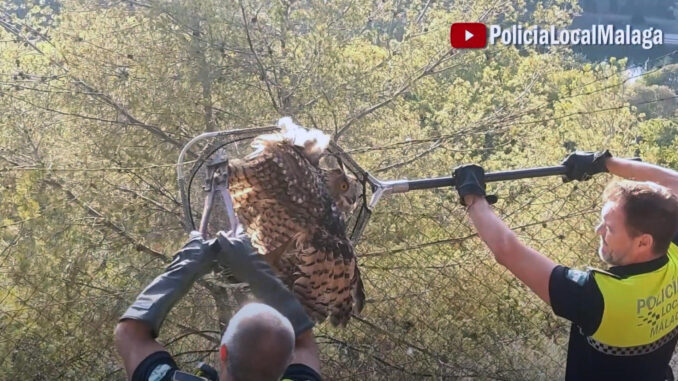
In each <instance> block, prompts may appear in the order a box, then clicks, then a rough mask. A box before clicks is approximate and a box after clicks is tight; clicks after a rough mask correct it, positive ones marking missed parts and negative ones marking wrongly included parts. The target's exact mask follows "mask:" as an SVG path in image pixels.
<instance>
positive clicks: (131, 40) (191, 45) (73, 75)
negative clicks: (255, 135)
mask: <svg viewBox="0 0 678 381" xmlns="http://www.w3.org/2000/svg"><path fill="white" fill-rule="evenodd" d="M580 10H581V8H580V7H579V5H578V3H577V1H576V0H548V1H536V0H535V1H532V0H530V1H517V2H516V1H503V0H498V1H497V0H492V1H489V0H479V1H475V0H460V1H447V0H445V1H431V0H427V1H412V0H374V1H372V0H337V1H320V0H297V1H292V0H280V1H270V2H269V1H257V0H239V1H233V2H230V1H227V2H225V1H215V0H191V1H188V0H177V1H172V2H164V1H156V0H140V1H112V0H96V1H94V0H64V1H45V0H28V1H8V0H2V1H0V27H1V28H0V332H2V334H1V335H0V379H6V380H16V379H30V380H58V379H67V380H79V379H87V380H97V379H98V380H105V379H113V380H122V379H124V371H123V370H122V369H121V364H120V361H119V359H118V358H117V356H116V355H115V350H114V348H113V343H112V331H113V327H114V325H115V324H116V322H117V318H118V317H119V316H120V314H121V313H122V312H123V311H124V309H125V308H126V306H127V305H128V304H129V303H130V302H131V301H132V300H133V298H134V297H135V296H136V294H137V293H138V292H139V291H140V290H141V288H142V287H143V286H144V285H145V284H146V283H147V282H148V281H150V280H151V279H152V278H153V277H155V276H156V275H157V274H159V273H160V272H161V271H162V269H163V268H164V266H166V265H167V263H168V262H169V260H170V259H171V256H172V253H173V252H174V251H175V250H176V249H178V248H179V247H180V246H181V243H182V242H183V241H184V239H185V237H186V234H185V232H184V226H182V218H181V205H180V201H179V199H178V194H177V190H176V174H175V168H174V163H175V162H176V159H177V156H178V154H179V151H180V149H181V147H182V146H183V145H184V144H185V143H186V142H187V141H188V140H189V139H190V138H191V137H193V136H196V135H198V134H200V133H203V132H206V131H215V130H226V129H232V128H247V127H255V126H264V125H270V124H272V123H274V122H275V121H276V120H277V119H279V118H280V117H282V116H286V115H291V116H293V117H294V118H295V119H296V120H297V121H298V122H299V123H300V124H302V125H305V126H308V127H316V128H319V129H322V130H323V131H325V132H327V133H329V134H332V136H333V137H334V139H335V140H336V141H337V142H338V143H339V144H340V145H341V146H342V147H343V148H344V149H345V150H346V151H348V152H349V153H350V154H351V155H352V156H353V157H354V158H355V159H356V160H357V161H358V162H359V163H360V164H361V165H362V166H363V167H364V168H366V169H367V170H369V171H370V172H371V173H373V174H374V175H376V176H377V177H379V178H383V179H396V178H412V179H413V178H420V177H429V176H446V175H449V174H450V173H451V171H452V169H453V168H454V167H455V166H457V165H460V164H463V163H471V162H477V163H480V164H482V165H483V166H484V167H485V168H486V169H487V170H490V171H492V170H500V169H513V168H525V167H534V166H542V165H555V164H557V163H559V162H560V160H562V158H563V157H564V156H565V155H566V154H567V153H568V152H570V151H572V150H575V149H582V150H599V149H603V148H609V149H611V150H612V151H613V152H614V153H615V154H616V155H618V156H642V157H643V159H644V160H647V161H650V162H656V163H659V164H662V165H668V166H671V167H673V168H678V155H677V151H676V147H677V144H676V143H677V142H676V139H677V136H678V113H677V110H678V104H677V100H676V92H678V64H676V63H674V62H676V59H675V58H676V51H675V50H674V51H669V52H668V53H666V54H662V55H661V56H659V57H654V58H653V59H652V60H650V61H647V62H644V63H643V64H642V65H640V66H639V65H636V64H629V63H628V62H627V59H625V58H623V57H622V58H614V57H612V58H609V59H605V60H603V61H600V62H590V61H589V60H587V59H586V58H585V57H584V56H582V55H580V54H577V53H573V52H572V50H571V49H570V48H568V47H563V46H558V47H552V48H548V49H546V48H540V49H533V48H525V47H520V48H516V47H507V46H501V45H498V46H491V47H488V48H487V49H483V50H451V49H450V45H449V40H448V39H449V27H450V24H451V23H453V22H458V21H462V20H463V21H479V22H485V23H500V24H510V23H515V22H519V23H523V24H525V25H535V24H536V25H541V26H546V25H551V24H556V25H561V26H565V25H569V23H570V22H571V21H572V18H573V17H574V16H575V15H576V14H577V13H578V12H579V11H580ZM609 180H610V179H609V177H607V176H605V175H601V176H600V177H599V178H597V179H595V180H593V181H590V182H587V183H581V184H562V183H561V181H560V180H559V179H557V178H550V179H540V180H525V181H514V182H507V183H502V184H493V185H491V186H490V188H491V191H494V192H497V194H498V195H499V197H500V200H501V201H500V202H499V203H498V204H497V205H496V208H497V210H498V212H499V213H500V214H501V215H502V217H504V218H505V219H506V221H507V222H508V223H509V224H510V225H511V226H512V227H513V228H515V229H516V230H517V231H518V232H519V234H520V237H521V238H522V239H524V240H525V241H526V242H527V243H529V244H531V245H534V246H535V247H536V248H538V249H539V250H541V251H542V252H544V253H545V254H547V255H549V256H551V257H553V258H554V259H556V260H558V261H560V262H561V263H564V264H566V265H570V266H577V267H584V266H587V265H592V266H598V267H600V266H602V264H601V263H600V262H599V261H598V259H597V258H596V255H595V248H596V245H597V241H596V238H595V236H594V234H593V226H594V224H595V221H596V219H597V218H598V216H597V213H598V207H599V198H600V197H599V196H600V192H601V190H602V187H603V186H604V184H605V183H606V182H607V181H609ZM357 251H358V254H359V255H360V265H361V267H362V268H363V273H364V278H365V282H366V288H367V295H368V302H367V305H366V308H365V310H364V312H363V314H362V315H361V316H360V317H359V318H356V319H353V320H352V321H351V323H350V324H349V325H348V327H347V328H346V329H336V328H332V327H330V326H329V325H320V326H319V328H318V330H317V335H318V341H319V343H320V345H321V350H322V359H323V373H324V376H325V377H326V378H327V379H369V380H382V379H383V380H399V379H402V380H410V379H464V378H480V379H499V380H514V379H557V378H560V377H562V375H563V373H564V361H565V349H566V348H565V346H566V343H567V332H568V329H569V324H568V323H567V322H565V321H563V320H562V319H558V318H556V317H555V316H554V315H553V314H552V313H551V312H550V310H549V309H548V308H547V307H546V306H544V305H543V304H542V303H540V302H539V301H538V300H537V299H536V298H535V297H534V296H532V295H531V294H530V293H529V292H528V291H527V290H526V289H525V288H524V287H523V286H522V285H521V284H519V283H518V282H517V281H516V280H515V279H513V277H512V276H511V275H510V274H507V273H506V271H505V270H504V269H503V268H502V267H501V266H499V265H498V264H496V263H495V262H494V260H493V259H492V257H491V255H490V254H489V253H488V252H487V251H486V250H485V248H484V246H483V245H482V243H481V242H480V241H479V240H478V239H477V238H476V237H475V236H474V234H473V231H472V230H471V229H470V228H469V225H468V222H467V221H466V218H465V216H464V213H463V210H462V209H461V208H460V207H459V206H458V202H457V198H456V194H455V192H454V191H452V190H449V189H439V190H435V191H425V192H413V193H410V194H407V195H399V196H396V197H393V198H389V199H386V200H383V201H382V202H381V203H380V204H379V206H378V208H377V209H376V210H375V212H374V215H373V218H372V221H371V222H370V224H369V225H368V228H367V230H366V232H365V235H364V237H363V239H362V241H361V244H360V245H359V247H358V250H357ZM212 278H215V277H214V276H213V277H212ZM215 284H216V283H213V282H210V279H208V280H207V281H205V282H201V283H200V284H199V285H197V286H196V287H195V289H194V290H193V291H192V292H191V294H190V295H189V296H188V297H186V298H185V300H183V301H182V302H181V303H180V304H179V305H178V306H177V307H176V308H175V310H174V311H173V312H172V313H171V314H170V316H169V318H168V320H167V321H166V323H165V326H164V328H163V331H162V333H161V337H160V340H161V342H162V343H164V344H166V345H167V346H168V347H169V349H170V351H172V353H173V354H175V355H176V356H177V359H178V361H179V362H180V363H181V364H183V366H185V367H190V365H191V364H193V363H194V362H195V361H197V360H201V359H207V360H208V361H209V360H212V362H213V363H215V362H214V360H215V358H214V357H212V356H213V354H214V350H215V348H216V344H215V338H218V337H219V333H220V331H221V330H223V328H224V325H223V324H224V323H225V322H226V321H227V318H228V309H226V312H224V308H223V306H224V305H227V306H229V308H232V307H233V303H234V302H233V298H232V297H231V294H230V293H229V292H230V291H229V290H228V289H224V288H222V287H217V286H215Z"/></svg>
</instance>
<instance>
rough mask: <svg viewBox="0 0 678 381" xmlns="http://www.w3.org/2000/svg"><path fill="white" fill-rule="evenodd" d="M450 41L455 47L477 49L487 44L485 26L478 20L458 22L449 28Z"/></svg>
mask: <svg viewBox="0 0 678 381" xmlns="http://www.w3.org/2000/svg"><path fill="white" fill-rule="evenodd" d="M450 42H451V43H452V47H453V48H457V49H478V48H484V47H485V46H487V27H486V26H485V24H483V23H479V22H458V23H454V24H452V27H451V28H450Z"/></svg>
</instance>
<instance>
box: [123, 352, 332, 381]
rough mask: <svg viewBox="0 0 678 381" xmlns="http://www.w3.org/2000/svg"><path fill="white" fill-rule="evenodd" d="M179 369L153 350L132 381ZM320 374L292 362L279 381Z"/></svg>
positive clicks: (163, 377) (167, 379)
mask: <svg viewBox="0 0 678 381" xmlns="http://www.w3.org/2000/svg"><path fill="white" fill-rule="evenodd" d="M178 370H179V367H178V366H177V364H176V362H174V359H172V356H171V355H170V354H169V353H167V352H165V351H161V352H155V353H152V354H150V355H148V357H146V358H145V359H144V360H143V361H142V362H141V364H139V366H137V368H136V369H135V370H134V374H133V375H132V381H172V380H173V379H174V373H175V372H177V371H178ZM320 380H321V378H320V375H319V374H318V373H316V371H314V370H313V369H311V368H310V367H308V366H306V365H304V364H292V365H290V366H288V367H287V369H286V370H285V373H284V374H283V376H282V378H281V381H320Z"/></svg>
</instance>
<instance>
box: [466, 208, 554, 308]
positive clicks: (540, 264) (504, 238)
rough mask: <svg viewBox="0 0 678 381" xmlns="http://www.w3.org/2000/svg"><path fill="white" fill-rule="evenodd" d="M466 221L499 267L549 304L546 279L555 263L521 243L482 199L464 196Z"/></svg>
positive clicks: (547, 279) (547, 280)
mask: <svg viewBox="0 0 678 381" xmlns="http://www.w3.org/2000/svg"><path fill="white" fill-rule="evenodd" d="M464 200H465V201H466V205H471V206H470V207H469V208H468V214H469V218H470V219H471V222H472V223H473V225H474V226H475V228H476V231H477V232H478V235H479V236H480V238H481V239H482V240H483V241H484V242H485V244H486V245H487V247H488V248H489V249H490V251H491V252H492V254H494V258H495V259H496V260H497V262H499V264H501V265H503V266H504V267H506V268H507V269H508V270H509V271H511V272H512V273H513V274H514V275H515V276H516V277H517V278H518V279H520V280H521V281H522V282H523V283H524V284H526V285H527V286H528V287H529V288H530V289H531V290H532V291H534V293H535V294H537V296H539V297H540V298H541V299H542V300H543V301H545V302H546V303H549V304H550V303H551V300H550V296H549V279H550V276H551V272H552V271H553V269H554V268H555V267H556V264H555V263H554V262H553V261H552V260H551V259H550V258H548V257H546V256H544V255H542V254H541V253H539V252H538V251H536V250H534V249H533V248H531V247H529V246H527V245H525V244H524V243H522V242H521V241H520V240H519V239H518V237H517V236H516V234H515V233H514V232H513V231H512V230H511V229H510V228H509V227H508V226H507V225H506V224H505V223H504V221H502V220H501V219H500V218H499V216H497V215H496V214H495V213H494V211H493V210H492V207H490V205H489V204H488V203H487V201H485V198H484V197H478V196H466V197H465V198H464Z"/></svg>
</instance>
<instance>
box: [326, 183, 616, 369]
mask: <svg viewBox="0 0 678 381" xmlns="http://www.w3.org/2000/svg"><path fill="white" fill-rule="evenodd" d="M606 180H607V179H605V178H600V179H597V180H596V181H591V182H588V183H584V184H576V185H574V184H562V183H561V182H560V180H558V179H553V178H551V179H541V180H536V179H532V180H523V181H516V182H511V183H502V184H498V186H496V187H493V188H494V191H496V193H497V194H498V196H499V198H500V200H501V201H499V203H498V204H497V205H496V207H495V210H496V211H497V213H498V214H499V215H500V216H501V217H502V218H503V219H504V221H506V223H507V224H508V225H509V226H510V227H512V228H513V229H514V230H515V231H516V232H517V233H518V235H519V237H520V238H521V239H522V240H523V242H525V243H526V244H528V245H530V246H532V247H534V248H535V249H537V250H538V251H540V252H542V253H544V254H545V255H548V256H549V257H551V258H552V259H554V260H555V261H556V262H559V263H562V264H565V265H568V266H581V267H583V266H586V265H596V264H597V265H598V266H600V264H599V263H598V261H597V259H596V249H597V239H596V237H595V234H594V226H595V224H596V219H597V218H598V209H599V199H600V193H601V191H602V189H603V187H604V183H605V181H606ZM438 193H439V194H438V195H430V194H429V195H428V197H426V196H424V195H419V194H417V195H404V196H398V197H397V198H393V199H391V200H389V202H390V203H397V204H398V207H396V208H395V209H396V210H397V212H396V213H375V215H374V220H375V221H373V223H372V224H371V225H370V226H385V227H387V229H393V230H395V231H398V230H405V231H407V230H412V229H413V230H414V231H415V232H416V231H417V229H418V227H419V226H421V225H422V224H436V225H438V227H439V230H441V231H444V232H446V233H447V235H446V236H442V237H431V236H425V235H423V234H421V235H416V234H415V235H414V237H416V238H415V239H414V240H409V241H408V242H406V243H402V244H400V245H398V246H396V247H390V248H389V247H388V245H389V242H384V246H385V248H384V249H383V250H376V251H371V252H361V250H360V249H359V250H358V252H360V253H361V261H360V265H361V268H362V269H363V274H364V278H365V281H366V285H367V294H368V295H369V297H368V304H367V308H366V309H365V312H364V313H363V314H362V316H360V317H357V318H356V319H354V321H352V323H351V325H350V326H349V327H348V329H346V330H337V329H329V328H328V327H323V328H322V329H321V330H320V334H319V341H320V342H321V343H322V348H323V360H324V361H323V363H324V364H325V368H324V371H325V373H326V375H327V376H328V377H329V378H331V379H370V380H373V379H374V380H382V379H383V380H394V379H399V380H410V379H420V378H431V379H455V378H464V377H478V378H482V379H500V380H517V379H521V380H529V379H539V380H544V379H559V378H562V376H563V373H564V369H565V366H564V365H565V359H566V346H567V336H568V335H567V333H568V332H569V323H568V322H566V321H565V320H563V319H559V318H556V317H555V316H554V315H553V313H552V312H551V310H550V308H549V307H548V306H547V305H546V304H545V303H543V302H542V301H540V300H539V299H538V298H537V297H536V296H535V295H534V294H533V293H532V292H530V291H529V290H528V289H527V288H526V287H525V286H524V285H522V284H521V283H520V282H519V281H518V280H517V279H516V278H515V277H514V276H513V275H512V274H510V273H509V272H508V271H507V270H506V269H505V268H504V267H502V266H501V265H499V264H497V263H496V261H495V260H494V258H493V257H492V255H491V254H490V253H489V252H488V250H487V249H486V247H485V246H484V244H483V243H482V241H480V239H479V238H478V237H477V236H476V235H475V234H474V231H473V229H472V228H471V227H470V225H469V222H468V221H467V218H466V213H465V212H464V210H463V208H461V207H460V206H458V205H457V201H456V195H453V194H452V191H447V192H438ZM424 198H425V199H426V202H425V203H423V204H422V203H420V202H421V200H422V199H424ZM422 206H423V207H424V208H422ZM431 210H433V211H441V210H443V211H446V213H447V216H446V218H438V219H435V218H427V217H426V214H427V211H431ZM435 214H436V215H439V213H435ZM384 219H386V220H389V222H384ZM377 221H378V222H377ZM384 234H385V232H384V231H379V230H378V229H370V228H369V227H368V229H367V231H366V236H365V237H364V239H365V242H379V241H380V238H379V237H380V236H382V235H384ZM370 247H374V245H370Z"/></svg>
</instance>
